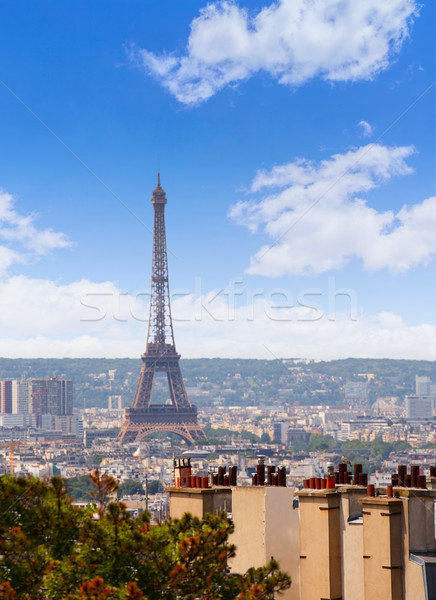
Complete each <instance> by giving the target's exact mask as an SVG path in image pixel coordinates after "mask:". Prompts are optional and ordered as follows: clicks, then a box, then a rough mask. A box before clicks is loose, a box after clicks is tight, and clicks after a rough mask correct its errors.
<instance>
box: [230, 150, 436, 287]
mask: <svg viewBox="0 0 436 600" xmlns="http://www.w3.org/2000/svg"><path fill="white" fill-rule="evenodd" d="M413 151H414V150H413V148H412V147H410V146H400V147H387V146H382V145H380V144H370V145H367V146H363V147H360V148H355V149H352V150H349V151H348V152H346V153H344V154H335V155H333V156H332V157H331V158H330V159H328V160H323V161H321V162H320V163H315V162H311V161H308V160H306V159H297V160H295V161H294V162H291V163H288V164H285V165H280V166H276V167H274V168H273V169H271V170H270V171H259V172H258V173H257V174H256V176H255V178H254V180H253V183H252V186H251V191H252V192H253V193H254V192H260V191H265V190H268V191H269V193H268V194H267V195H266V196H264V197H262V198H261V199H260V200H252V201H244V202H238V203H237V204H236V205H234V206H233V207H231V209H230V212H229V215H230V217H231V218H233V219H234V220H235V221H236V222H237V223H239V224H241V225H244V226H246V227H248V228H249V229H250V231H252V232H256V231H258V230H259V229H261V230H263V231H265V232H266V233H267V234H268V235H269V236H270V237H271V239H272V243H271V246H263V247H261V248H260V250H259V251H258V252H257V253H256V254H255V255H254V256H253V257H252V259H251V264H250V267H249V268H248V272H249V273H257V274H262V275H268V276H279V275H284V274H319V273H322V272H325V271H329V270H332V269H341V268H343V267H344V266H345V265H346V264H347V263H348V262H349V261H350V260H351V259H353V258H357V259H361V260H362V261H363V265H364V268H365V269H367V270H376V269H384V268H386V269H389V270H390V271H392V272H399V271H406V270H407V269H410V268H412V267H414V266H416V265H420V264H421V265H422V264H424V265H425V264H428V263H429V261H430V260H431V259H432V258H433V257H434V255H435V253H436V237H435V236H434V231H435V230H436V197H433V198H428V199H426V200H424V201H423V202H421V203H417V204H412V205H410V206H404V207H403V208H401V209H400V210H399V211H398V212H394V211H392V210H387V211H377V210H376V209H375V208H372V207H370V206H368V205H367V203H366V202H365V200H363V199H362V198H361V194H363V193H365V192H369V191H370V190H371V189H374V188H376V187H379V186H380V185H382V184H383V183H386V182H388V181H389V180H390V179H391V178H392V177H393V176H395V175H406V174H409V173H411V172H412V169H411V168H410V166H409V165H408V164H407V162H406V159H407V158H408V157H409V156H410V155H411V154H412V153H413Z"/></svg>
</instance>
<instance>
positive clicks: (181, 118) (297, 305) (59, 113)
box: [0, 0, 436, 360]
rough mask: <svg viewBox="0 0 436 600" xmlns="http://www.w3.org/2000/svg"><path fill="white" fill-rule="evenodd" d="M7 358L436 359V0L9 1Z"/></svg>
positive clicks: (0, 148) (2, 267)
mask: <svg viewBox="0 0 436 600" xmlns="http://www.w3.org/2000/svg"><path fill="white" fill-rule="evenodd" d="M0 21H1V23H2V24H3V28H2V30H3V31H2V36H1V37H0V52H1V57H2V60H1V62H0V80H1V82H2V83H1V84H0V140H1V143H0V188H1V189H2V192H1V195H0V272H1V275H2V279H1V283H0V301H1V305H2V311H1V316H0V321H1V329H0V331H1V333H0V355H1V356H11V357H15V356H24V357H33V356H35V357H36V356H49V357H52V356H53V357H61V356H133V357H134V356H138V355H139V354H140V353H141V352H142V351H143V349H144V345H145V339H146V332H147V322H146V319H145V315H146V313H147V301H148V300H147V294H148V290H149V279H150V261H151V243H152V237H151V231H150V230H151V228H152V223H153V221H152V217H153V214H152V207H151V204H150V197H151V192H152V190H153V188H154V187H155V183H156V174H157V168H158V159H160V171H161V178H162V185H163V187H164V188H165V190H166V192H167V197H168V205H167V237H168V246H169V249H170V254H169V261H170V286H171V291H172V293H173V314H174V319H175V335H176V344H177V348H178V350H179V351H180V352H181V353H182V355H183V356H186V357H197V356H230V357H254V358H274V357H285V356H286V357H297V356H298V357H308V358H322V359H329V358H337V357H347V356H370V357H371V356H374V357H393V358H427V359H433V360H434V359H436V341H435V340H436V319H435V306H436V303H435V300H436V281H435V261H434V258H435V253H436V236H435V233H434V232H435V228H436V200H435V177H434V164H435V143H434V140H435V110H434V107H435V86H434V82H435V42H434V31H435V5H434V3H433V2H429V1H428V2H427V1H424V2H421V3H419V4H418V3H417V2H415V1H414V0H377V1H376V0H367V2H365V3H358V4H356V3H355V2H353V1H352V0H341V1H339V0H324V1H322V2H321V1H318V2H313V1H309V0H282V1H281V2H275V3H273V2H270V3H268V2H266V3H260V2H250V3H248V2H242V1H241V2H235V3H230V2H228V3H215V2H212V3H209V4H207V3H206V2H200V1H198V2H197V1H190V2H167V3H162V2H157V1H154V0H147V1H142V2H139V1H131V2H128V3H125V2H120V1H112V2H105V3H102V2H96V3H89V2H82V1H78V0H75V1H74V2H73V1H69V2H62V3H59V2H55V1H50V2H49V1H44V0H41V1H40V2H38V3H29V2H24V1H20V0H18V1H14V2H12V1H5V2H2V3H1V4H0Z"/></svg>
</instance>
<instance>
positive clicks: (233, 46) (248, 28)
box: [128, 0, 418, 105]
mask: <svg viewBox="0 0 436 600" xmlns="http://www.w3.org/2000/svg"><path fill="white" fill-rule="evenodd" d="M417 14H418V3H417V1H416V0H365V1H364V2H356V1H355V0H278V1H277V2H272V3H271V4H270V5H269V6H266V7H265V8H263V9H262V10H260V11H259V12H257V13H254V12H253V11H250V10H249V9H248V8H242V7H239V6H238V5H237V4H236V2H230V1H224V2H213V3H210V4H207V6H206V7H205V8H203V9H202V10H201V11H200V15H199V16H198V17H197V18H195V19H194V20H193V21H192V23H191V32H190V35H189V40H188V44H187V49H186V53H185V54H184V55H182V56H176V55H173V54H170V55H169V54H161V55H158V54H154V53H152V52H149V51H147V50H144V49H139V48H137V49H135V48H134V47H129V49H128V53H129V54H130V57H131V58H132V59H133V60H135V61H136V62H138V64H140V65H141V66H142V67H143V68H144V69H145V70H146V72H147V73H150V74H152V75H154V76H155V77H156V78H157V79H158V80H159V81H160V82H161V83H162V85H164V86H165V87H166V88H167V89H168V90H169V91H170V93H171V94H173V95H174V96H175V97H176V98H177V100H179V101H180V102H183V103H184V104H188V105H193V104H197V103H199V102H202V101H204V100H207V99H208V98H210V97H211V96H213V95H214V94H215V93H216V92H217V91H218V90H220V89H221V88H223V87H225V86H226V85H229V84H234V83H238V82H240V81H243V80H245V79H248V78H249V77H252V76H253V75H255V74H256V73H258V72H260V71H264V72H266V73H269V74H270V75H271V76H272V77H274V78H275V79H277V80H278V81H279V83H281V84H286V85H292V86H297V85H302V84H303V83H305V82H306V81H308V80H310V79H312V78H313V77H320V78H322V79H324V80H327V81H356V80H359V79H370V78H372V77H373V76H374V75H376V74H377V73H378V72H380V71H382V70H383V69H386V68H387V67H388V66H389V63H390V61H391V60H392V58H393V56H394V55H395V53H397V52H398V51H399V50H400V47H401V45H402V43H403V41H404V39H405V38H406V37H407V36H408V33H409V27H410V24H411V21H412V18H413V16H416V15H417Z"/></svg>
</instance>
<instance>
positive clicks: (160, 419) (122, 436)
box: [117, 405, 207, 445]
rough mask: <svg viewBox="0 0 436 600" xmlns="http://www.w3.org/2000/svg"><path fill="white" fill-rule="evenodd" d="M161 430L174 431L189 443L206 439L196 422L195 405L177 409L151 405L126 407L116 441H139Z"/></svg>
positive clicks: (127, 442) (125, 442) (123, 442)
mask: <svg viewBox="0 0 436 600" xmlns="http://www.w3.org/2000/svg"><path fill="white" fill-rule="evenodd" d="M161 431H163V432H167V433H174V434H176V435H178V436H179V437H181V438H182V439H184V440H185V441H186V442H187V443H188V444H189V445H192V444H194V443H195V442H196V441H197V440H204V441H206V439H207V438H206V436H205V434H204V431H203V430H202V428H201V426H200V425H199V424H198V422H197V409H196V407H195V406H192V405H191V406H190V407H189V408H185V409H181V410H180V409H179V410H177V409H175V408H174V407H172V406H168V405H151V406H150V407H149V408H139V409H138V408H127V409H126V414H125V421H124V425H123V426H122V428H121V430H120V433H119V434H118V437H117V442H119V443H120V444H129V443H133V442H139V441H140V440H142V439H143V438H144V437H146V436H148V435H152V434H153V433H158V432H161Z"/></svg>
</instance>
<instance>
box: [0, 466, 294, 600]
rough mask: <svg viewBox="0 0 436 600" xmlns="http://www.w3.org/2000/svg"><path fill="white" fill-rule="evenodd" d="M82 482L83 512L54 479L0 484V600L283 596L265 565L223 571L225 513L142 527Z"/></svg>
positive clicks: (142, 520) (94, 477)
mask: <svg viewBox="0 0 436 600" xmlns="http://www.w3.org/2000/svg"><path fill="white" fill-rule="evenodd" d="M90 480H91V481H92V482H93V485H94V495H95V499H96V501H97V503H96V504H94V505H90V506H89V507H87V508H85V509H83V508H78V507H76V506H74V505H73V504H72V501H71V499H70V498H69V497H68V493H67V489H66V485H65V482H64V481H63V480H62V479H61V478H58V477H53V478H52V479H51V480H50V481H47V482H46V481H42V480H40V479H36V478H30V479H20V478H14V477H11V476H3V477H1V478H0V582H1V583H0V600H21V599H23V600H39V599H41V600H42V599H44V600H51V599H53V600H54V599H59V598H62V599H66V600H86V599H89V600H91V599H92V600H103V599H105V600H141V599H144V600H145V599H147V600H158V599H159V600H162V599H168V600H180V599H182V600H184V599H186V600H196V599H204V600H212V599H216V598H221V599H223V600H232V599H238V600H248V599H250V598H253V599H254V598H258V599H260V600H263V599H265V600H267V599H270V598H271V599H272V598H273V596H274V594H275V593H277V592H280V591H282V590H285V589H287V588H288V587H289V585H290V579H289V577H288V575H286V574H285V573H283V572H281V571H279V567H278V564H277V562H276V561H273V560H272V561H271V562H270V563H269V564H268V565H266V566H265V567H262V568H258V569H249V570H248V571H247V572H246V573H245V574H236V573H230V572H229V567H228V561H229V559H230V558H231V557H232V556H234V553H235V547H234V545H232V544H231V543H229V535H230V534H231V533H232V531H233V524H232V522H231V521H230V520H229V519H228V518H227V517H226V516H225V514H221V515H206V517H205V518H204V519H203V520H200V519H198V518H196V517H193V516H192V515H189V514H186V515H184V516H183V517H182V518H181V519H174V520H169V521H167V522H164V523H161V524H160V525H158V526H156V527H151V526H150V522H149V515H148V514H147V513H142V514H141V515H140V516H139V517H137V518H131V517H130V515H129V513H128V512H127V510H126V507H125V505H123V504H122V503H118V502H111V501H110V498H111V495H113V493H114V492H115V491H116V489H115V487H114V482H115V480H113V478H112V477H110V476H107V475H105V474H102V473H100V472H99V471H98V470H96V471H94V472H93V473H92V474H91V478H90ZM115 483H116V482H115Z"/></svg>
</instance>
